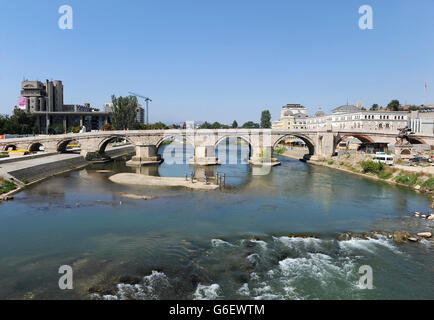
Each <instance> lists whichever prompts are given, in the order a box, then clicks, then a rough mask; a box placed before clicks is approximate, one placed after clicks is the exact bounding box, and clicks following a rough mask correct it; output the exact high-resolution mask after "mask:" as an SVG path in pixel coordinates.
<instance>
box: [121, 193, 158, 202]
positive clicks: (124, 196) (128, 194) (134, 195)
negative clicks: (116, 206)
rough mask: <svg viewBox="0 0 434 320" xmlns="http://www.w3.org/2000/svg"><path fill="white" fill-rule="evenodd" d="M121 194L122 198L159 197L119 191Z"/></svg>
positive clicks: (150, 198)
mask: <svg viewBox="0 0 434 320" xmlns="http://www.w3.org/2000/svg"><path fill="white" fill-rule="evenodd" d="M119 195H120V196H121V197H122V198H128V199H133V200H154V199H157V197H155V196H144V195H137V194H131V193H123V192H121V193H119Z"/></svg>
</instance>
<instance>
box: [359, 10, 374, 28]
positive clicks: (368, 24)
mask: <svg viewBox="0 0 434 320" xmlns="http://www.w3.org/2000/svg"><path fill="white" fill-rule="evenodd" d="M359 14H361V15H362V16H361V17H360V18H359V28H360V29H361V30H372V29H374V13H373V10H372V7H371V6H370V5H367V4H365V5H363V6H361V7H360V8H359Z"/></svg>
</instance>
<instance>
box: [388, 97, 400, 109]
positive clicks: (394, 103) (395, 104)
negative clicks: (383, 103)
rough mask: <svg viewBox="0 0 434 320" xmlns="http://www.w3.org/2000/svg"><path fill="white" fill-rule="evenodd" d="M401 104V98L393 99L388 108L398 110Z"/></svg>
mask: <svg viewBox="0 0 434 320" xmlns="http://www.w3.org/2000/svg"><path fill="white" fill-rule="evenodd" d="M400 106H401V104H400V103H399V100H396V99H395V100H392V101H390V102H389V104H388V105H387V108H388V109H390V110H392V111H398V110H399V107H400Z"/></svg>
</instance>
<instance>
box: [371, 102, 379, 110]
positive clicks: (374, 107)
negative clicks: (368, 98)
mask: <svg viewBox="0 0 434 320" xmlns="http://www.w3.org/2000/svg"><path fill="white" fill-rule="evenodd" d="M379 108H380V107H379V106H378V104H376V103H374V104H373V105H372V107H371V109H369V110H371V111H376V110H378V109H379Z"/></svg>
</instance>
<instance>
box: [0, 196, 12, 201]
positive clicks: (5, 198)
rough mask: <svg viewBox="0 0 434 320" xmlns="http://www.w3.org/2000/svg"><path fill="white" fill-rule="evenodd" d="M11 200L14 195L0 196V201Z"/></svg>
mask: <svg viewBox="0 0 434 320" xmlns="http://www.w3.org/2000/svg"><path fill="white" fill-rule="evenodd" d="M11 200H14V197H12V196H4V197H0V201H11Z"/></svg>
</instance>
